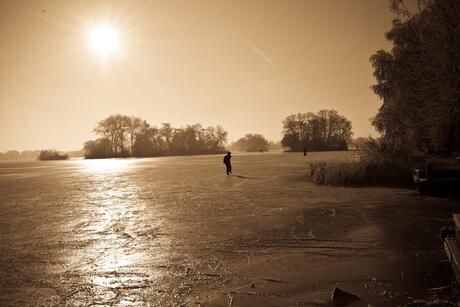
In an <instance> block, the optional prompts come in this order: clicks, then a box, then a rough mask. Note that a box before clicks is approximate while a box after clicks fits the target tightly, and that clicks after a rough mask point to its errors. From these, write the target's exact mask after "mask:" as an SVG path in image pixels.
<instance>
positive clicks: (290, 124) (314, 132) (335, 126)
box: [281, 110, 353, 151]
mask: <svg viewBox="0 0 460 307" xmlns="http://www.w3.org/2000/svg"><path fill="white" fill-rule="evenodd" d="M351 129H352V125H351V122H350V121H349V120H348V119H346V118H345V117H344V116H343V115H340V114H339V113H338V112H337V111H336V110H320V111H319V112H317V113H312V112H308V113H297V114H292V115H289V116H288V117H286V119H284V120H283V138H282V140H281V144H282V145H283V147H285V148H288V150H290V151H303V150H304V148H307V150H308V151H322V150H347V148H348V142H349V141H350V140H351V136H352V134H353V133H352V131H351Z"/></svg>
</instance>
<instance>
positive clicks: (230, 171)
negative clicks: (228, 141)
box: [224, 151, 232, 175]
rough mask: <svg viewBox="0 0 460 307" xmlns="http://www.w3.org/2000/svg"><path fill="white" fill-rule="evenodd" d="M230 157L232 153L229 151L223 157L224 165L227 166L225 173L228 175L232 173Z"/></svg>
mask: <svg viewBox="0 0 460 307" xmlns="http://www.w3.org/2000/svg"><path fill="white" fill-rule="evenodd" d="M231 158H232V154H231V152H230V151H229V152H227V154H226V155H225V157H224V164H225V167H226V168H227V175H230V174H231V173H232V163H231V162H230V159H231Z"/></svg>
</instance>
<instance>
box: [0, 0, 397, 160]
mask: <svg viewBox="0 0 460 307" xmlns="http://www.w3.org/2000/svg"><path fill="white" fill-rule="evenodd" d="M392 19H393V15H392V14H391V13H390V12H389V11H388V1H387V0H353V1H351V0H348V1H345V0H330V1H326V0H302V1H293V0H289V1H284V0H279V1H253V0H251V1H249V0H242V1H233V0H232V1H170V0H169V1H70V0H69V1H57V0H56V1H39V0H34V1H15V0H11V1H5V0H0V40H1V41H0V151H4V150H7V149H19V150H23V149H38V148H58V149H64V150H68V149H79V148H81V147H82V144H83V142H84V141H86V140H88V139H91V138H94V137H95V136H94V135H93V133H92V132H91V131H92V128H93V127H94V125H95V123H96V121H98V120H100V119H102V118H104V117H106V116H107V115H109V114H113V113H123V114H127V115H136V116H140V117H142V118H144V119H146V120H147V121H149V122H150V123H151V124H157V125H160V124H161V123H162V122H170V123H172V124H173V125H175V126H181V125H185V124H192V123H196V122H200V123H202V124H203V125H204V126H208V125H217V124H220V125H222V126H223V127H224V128H225V129H227V130H228V131H229V140H236V139H237V138H239V137H241V136H243V135H244V134H246V133H262V134H263V135H264V136H266V137H267V138H268V139H271V140H279V139H280V138H281V121H282V120H283V118H285V117H286V116H287V115H289V114H292V113H297V112H310V111H311V112H316V111H318V110H320V109H325V108H328V109H329V108H333V109H337V110H338V111H339V113H341V114H343V115H345V116H346V117H347V118H349V119H350V120H351V121H352V123H353V130H354V133H355V136H367V135H369V134H374V135H375V132H374V129H373V128H372V127H371V125H370V124H369V118H370V117H372V116H373V115H374V114H375V113H376V112H377V110H378V107H379V106H380V101H379V99H378V98H377V97H376V96H375V95H374V94H373V93H372V92H371V90H370V89H369V86H370V85H372V84H373V83H374V78H373V76H372V68H371V66H370V64H369V57H370V56H371V55H372V54H373V53H374V52H375V51H376V50H378V49H389V48H390V43H389V42H387V41H386V40H385V38H384V33H385V32H386V31H387V30H388V29H389V28H390V26H391V20H392ZM100 24H110V25H112V26H113V27H114V28H116V29H117V31H119V36H120V49H119V50H118V52H117V53H115V54H113V55H111V56H110V57H107V58H106V59H105V60H104V59H103V58H102V57H101V56H99V55H97V54H96V53H95V52H94V51H92V50H91V48H89V43H88V40H89V39H88V37H89V33H90V32H91V29H93V28H94V27H95V26H97V25H100Z"/></svg>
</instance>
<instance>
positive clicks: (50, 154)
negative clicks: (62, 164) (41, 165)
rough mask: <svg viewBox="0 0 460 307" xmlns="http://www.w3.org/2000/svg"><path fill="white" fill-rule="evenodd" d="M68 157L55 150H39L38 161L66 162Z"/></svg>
mask: <svg viewBox="0 0 460 307" xmlns="http://www.w3.org/2000/svg"><path fill="white" fill-rule="evenodd" d="M68 158H69V156H68V155H67V154H65V155H61V154H59V152H58V151H57V150H54V149H53V150H41V151H40V155H39V156H38V160H40V161H47V160H67V159H68Z"/></svg>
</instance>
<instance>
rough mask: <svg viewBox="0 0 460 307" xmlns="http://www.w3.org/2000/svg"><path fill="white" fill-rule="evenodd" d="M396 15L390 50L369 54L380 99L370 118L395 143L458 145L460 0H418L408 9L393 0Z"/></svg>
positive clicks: (446, 147) (400, 0)
mask: <svg viewBox="0 0 460 307" xmlns="http://www.w3.org/2000/svg"><path fill="white" fill-rule="evenodd" d="M390 3H391V8H392V10H393V11H394V12H395V13H396V14H397V16H398V18H397V19H395V20H394V21H393V27H392V29H391V30H390V31H389V32H388V33H387V34H386V37H387V39H388V40H390V41H392V42H393V49H392V50H391V51H389V52H388V51H385V50H379V51H377V52H376V53H375V54H374V55H373V56H372V57H371V59H370V61H371V63H372V65H373V67H374V76H375V78H376V80H377V84H375V85H374V86H373V87H372V89H373V91H374V92H375V93H376V94H377V95H378V96H379V97H380V98H381V99H382V100H383V105H382V106H381V108H380V110H379V111H378V114H377V115H376V116H375V117H374V118H373V120H372V124H373V125H374V126H375V127H376V129H377V130H378V131H379V132H380V133H381V134H382V140H383V141H384V142H386V143H387V144H388V145H390V146H392V147H393V148H395V149H398V148H402V147H407V146H410V147H411V149H415V150H416V149H422V150H423V149H428V150H429V151H431V150H436V151H445V152H454V151H458V150H460V52H459V51H460V3H459V1H458V0H424V1H422V0H421V1H419V5H420V9H419V11H418V12H417V13H415V14H413V13H411V12H410V11H409V10H408V9H407V7H406V5H405V2H404V1H403V0H391V1H390Z"/></svg>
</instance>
